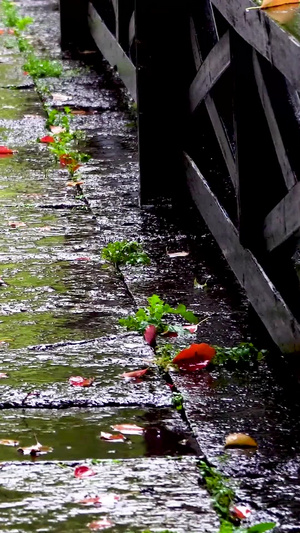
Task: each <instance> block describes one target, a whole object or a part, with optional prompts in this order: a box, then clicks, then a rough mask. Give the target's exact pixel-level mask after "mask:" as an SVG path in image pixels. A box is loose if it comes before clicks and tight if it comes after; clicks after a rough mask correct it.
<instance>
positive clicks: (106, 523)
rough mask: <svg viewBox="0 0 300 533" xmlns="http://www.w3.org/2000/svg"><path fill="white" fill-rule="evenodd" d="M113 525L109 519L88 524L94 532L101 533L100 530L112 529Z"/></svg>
mask: <svg viewBox="0 0 300 533" xmlns="http://www.w3.org/2000/svg"><path fill="white" fill-rule="evenodd" d="M113 525H114V524H113V523H112V522H111V521H110V520H107V518H103V519H102V520H96V521H95V522H90V524H88V527H89V528H90V529H92V530H93V531H100V529H107V528H109V527H112V526H113Z"/></svg>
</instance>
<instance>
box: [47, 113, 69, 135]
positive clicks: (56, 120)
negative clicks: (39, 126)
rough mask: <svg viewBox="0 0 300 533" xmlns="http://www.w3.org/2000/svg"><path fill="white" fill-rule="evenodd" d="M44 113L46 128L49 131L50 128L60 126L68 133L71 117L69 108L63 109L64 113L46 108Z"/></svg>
mask: <svg viewBox="0 0 300 533" xmlns="http://www.w3.org/2000/svg"><path fill="white" fill-rule="evenodd" d="M46 112H47V115H48V118H47V120H46V128H48V129H50V126H60V127H61V128H64V129H65V130H66V132H67V133H68V132H69V131H70V122H71V119H72V118H73V116H72V114H71V109H70V108H69V107H64V111H57V109H51V108H50V107H46Z"/></svg>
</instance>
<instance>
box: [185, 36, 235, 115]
mask: <svg viewBox="0 0 300 533" xmlns="http://www.w3.org/2000/svg"><path fill="white" fill-rule="evenodd" d="M229 65H230V48H229V32H227V33H226V34H225V35H223V37H222V38H221V39H220V40H219V41H218V42H217V44H216V45H215V46H214V48H212V50H211V51H210V53H209V54H208V56H207V57H206V59H205V60H204V62H203V63H202V65H201V67H200V69H199V70H198V72H197V74H196V77H195V79H194V80H193V82H192V84H191V87H190V91H189V103H190V110H191V112H192V113H193V112H194V111H195V109H196V108H197V107H198V106H199V105H200V104H201V102H202V100H203V99H204V98H205V97H206V95H207V94H208V93H209V91H211V89H212V88H213V86H214V85H215V83H216V82H217V81H218V79H219V78H220V77H221V76H222V74H223V73H224V72H225V70H226V69H227V68H228V67H229Z"/></svg>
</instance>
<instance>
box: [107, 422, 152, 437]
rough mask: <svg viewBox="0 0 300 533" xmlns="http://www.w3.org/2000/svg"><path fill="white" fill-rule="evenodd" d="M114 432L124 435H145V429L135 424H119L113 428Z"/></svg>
mask: <svg viewBox="0 0 300 533" xmlns="http://www.w3.org/2000/svg"><path fill="white" fill-rule="evenodd" d="M111 428H112V429H113V430H114V431H120V433H123V434H124V435H143V433H144V428H141V427H140V426H136V425H135V424H117V425H115V426H111Z"/></svg>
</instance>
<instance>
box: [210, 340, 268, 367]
mask: <svg viewBox="0 0 300 533" xmlns="http://www.w3.org/2000/svg"><path fill="white" fill-rule="evenodd" d="M214 348H215V350H216V355H215V356H214V358H213V360H212V364H214V365H216V366H229V367H230V366H231V367H239V366H241V367H245V366H255V365H257V363H258V362H259V361H261V360H262V359H263V358H264V356H265V354H266V353H267V352H266V350H258V349H257V348H255V346H254V345H253V344H252V343H251V342H241V343H240V344H239V345H238V346H235V347H233V348H227V347H221V346H214Z"/></svg>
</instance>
